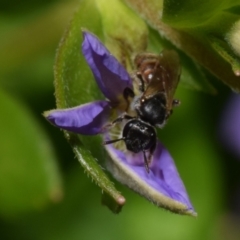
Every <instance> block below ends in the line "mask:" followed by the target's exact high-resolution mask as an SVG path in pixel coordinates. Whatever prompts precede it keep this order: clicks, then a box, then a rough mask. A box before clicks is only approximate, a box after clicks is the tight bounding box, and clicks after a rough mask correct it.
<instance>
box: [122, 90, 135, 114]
mask: <svg viewBox="0 0 240 240" xmlns="http://www.w3.org/2000/svg"><path fill="white" fill-rule="evenodd" d="M123 97H124V99H125V100H126V102H127V106H126V109H125V111H126V112H127V111H128V108H129V106H130V101H129V98H134V97H135V94H134V92H133V90H132V89H131V88H128V87H127V88H125V89H124V91H123Z"/></svg>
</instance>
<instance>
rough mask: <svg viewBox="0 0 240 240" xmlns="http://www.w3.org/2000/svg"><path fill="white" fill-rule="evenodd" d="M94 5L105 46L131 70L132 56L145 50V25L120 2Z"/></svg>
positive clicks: (103, 0) (101, 0)
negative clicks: (96, 8)
mask: <svg viewBox="0 0 240 240" xmlns="http://www.w3.org/2000/svg"><path fill="white" fill-rule="evenodd" d="M96 3H97V6H98V9H99V12H100V14H101V18H102V28H103V31H104V34H105V44H106V46H107V47H108V49H109V50H110V52H111V53H112V54H113V55H114V56H115V57H117V58H118V60H119V61H120V62H121V63H122V64H123V65H124V66H125V67H126V68H128V69H129V70H132V69H131V67H132V62H131V61H132V56H135V55H136V54H137V53H139V52H143V51H145V50H146V48H147V36H148V29H147V26H146V23H145V22H144V21H143V20H142V19H141V18H140V17H139V16H137V15H136V14H135V13H134V12H133V11H132V10H131V9H130V8H128V7H127V6H126V5H124V4H123V3H122V1H120V0H113V1H111V4H109V2H108V1H105V0H98V1H96ZM116 13H117V14H116Z"/></svg>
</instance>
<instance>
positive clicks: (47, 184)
mask: <svg viewBox="0 0 240 240" xmlns="http://www.w3.org/2000/svg"><path fill="white" fill-rule="evenodd" d="M0 108H1V116H2V117H1V118H0V132H1V134H0V142H1V144H0V152H1V160H0V215H2V216H5V217H7V218H11V217H16V216H18V215H20V214H23V213H26V212H30V211H32V210H36V209H40V208H42V207H43V206H44V205H46V203H48V201H49V200H52V201H58V200H60V198H61V195H62V190H61V181H60V176H59V172H58V168H57V166H56V159H55V156H54V154H53V152H52V149H51V148H50V146H49V141H48V139H47V137H46V135H45V134H44V130H43V128H42V127H40V126H39V124H38V122H37V121H36V120H35V119H34V117H33V116H32V115H31V113H30V112H29V111H28V110H27V109H26V108H25V107H24V106H23V105H22V104H21V103H20V102H19V101H17V100H15V99H12V98H11V97H10V96H8V95H7V94H6V93H4V92H3V91H2V90H1V91H0Z"/></svg>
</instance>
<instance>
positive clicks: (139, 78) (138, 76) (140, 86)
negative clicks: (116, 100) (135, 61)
mask: <svg viewBox="0 0 240 240" xmlns="http://www.w3.org/2000/svg"><path fill="white" fill-rule="evenodd" d="M136 75H137V78H138V80H139V81H140V83H139V91H141V92H144V91H145V84H144V81H143V78H142V74H141V73H140V72H137V73H136Z"/></svg>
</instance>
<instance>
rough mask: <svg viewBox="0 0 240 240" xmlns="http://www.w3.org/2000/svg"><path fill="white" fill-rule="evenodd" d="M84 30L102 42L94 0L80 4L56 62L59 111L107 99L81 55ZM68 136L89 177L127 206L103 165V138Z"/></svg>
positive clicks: (99, 22)
mask: <svg viewBox="0 0 240 240" xmlns="http://www.w3.org/2000/svg"><path fill="white" fill-rule="evenodd" d="M90 16H92V17H90ZM82 27H84V28H87V29H89V30H90V31H92V32H94V33H95V34H96V35H97V36H98V37H99V38H102V35H103V34H102V31H101V17H100V15H99V12H98V9H97V8H96V4H95V1H94V0H83V1H81V2H80V6H79V10H78V11H77V13H76V14H75V15H74V17H73V19H72V21H71V23H70V25H69V27H68V29H67V31H66V32H65V34H64V36H63V38H62V40H61V43H60V45H59V49H58V51H57V56H56V62H55V89H56V92H55V95H56V100H57V107H58V108H68V107H73V106H77V105H80V104H83V103H87V102H90V101H94V100H99V99H103V96H102V94H101V93H100V91H99V89H98V87H97V85H96V83H95V80H94V78H93V75H92V73H91V71H90V69H89V67H88V66H87V64H86V62H85V59H84V57H83V55H82V53H81V43H82V34H81V28H82ZM65 136H66V137H67V139H68V141H69V143H70V145H71V146H72V148H73V151H74V153H75V154H76V157H77V159H78V161H79V162H80V163H81V165H82V167H83V168H84V170H85V171H86V173H87V175H88V176H90V177H91V178H92V179H93V180H94V182H95V183H96V184H97V185H98V186H99V187H100V188H101V189H102V190H103V191H104V192H105V193H107V194H109V195H110V196H111V197H112V198H113V199H114V200H115V204H116V205H117V206H121V205H123V204H124V201H125V200H124V198H123V196H122V195H121V194H120V192H118V191H117V190H116V188H115V186H114V184H113V183H112V182H111V181H110V179H109V178H108V176H107V175H106V173H105V171H104V170H103V169H102V167H101V165H99V163H100V162H101V163H102V162H103V161H104V160H105V158H106V156H105V155H104V153H103V147H102V144H101V139H100V137H98V136H96V137H92V136H91V137H88V136H80V135H76V134H72V133H71V134H70V133H68V132H65ZM97 161H98V162H97ZM117 208H118V207H116V209H117Z"/></svg>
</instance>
